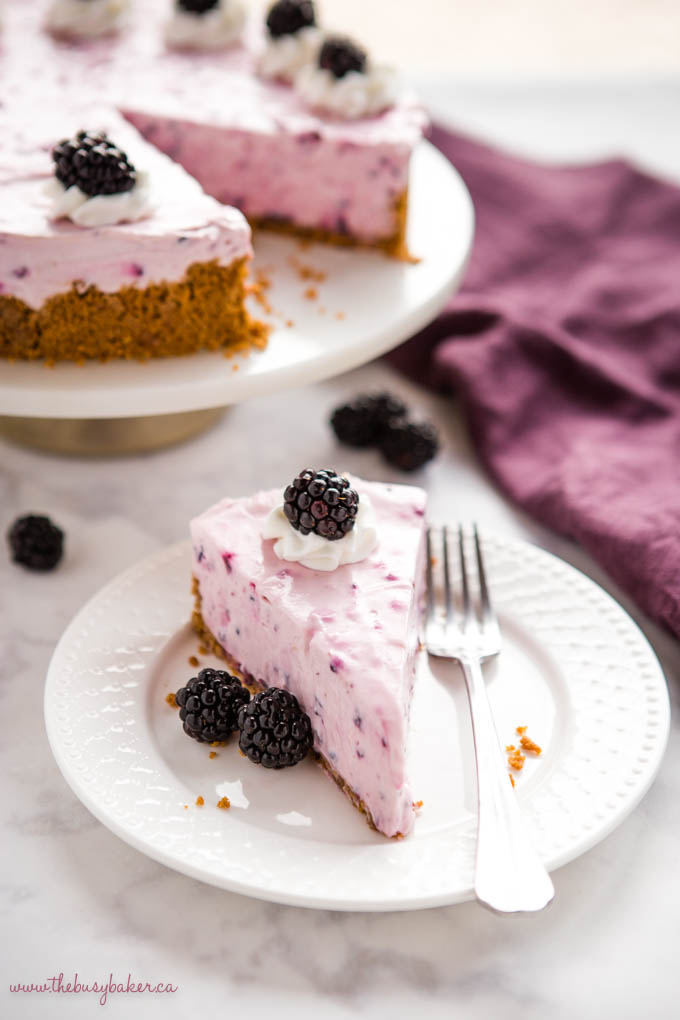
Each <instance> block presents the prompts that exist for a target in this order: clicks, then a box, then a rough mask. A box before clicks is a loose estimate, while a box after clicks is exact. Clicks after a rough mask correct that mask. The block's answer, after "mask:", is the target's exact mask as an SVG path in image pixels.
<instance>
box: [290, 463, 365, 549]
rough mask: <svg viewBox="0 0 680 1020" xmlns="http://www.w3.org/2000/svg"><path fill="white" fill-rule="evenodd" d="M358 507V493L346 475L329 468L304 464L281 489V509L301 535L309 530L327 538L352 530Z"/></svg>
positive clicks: (335, 538) (341, 535) (331, 540)
mask: <svg viewBox="0 0 680 1020" xmlns="http://www.w3.org/2000/svg"><path fill="white" fill-rule="evenodd" d="M358 511H359V495H358V493H356V492H355V491H354V489H351V488H350V485H349V482H348V481H347V479H346V478H341V477H340V476H339V475H336V473H335V472H334V471H331V470H330V469H329V468H325V469H324V470H322V471H314V470H313V469H312V468H306V469H305V470H304V471H301V472H300V474H299V475H298V476H297V478H295V479H294V480H293V482H292V483H291V484H290V485H288V486H287V487H286V489H285V490H284V493H283V512H284V514H285V515H286V517H287V518H288V522H289V524H290V525H291V526H292V527H293V528H295V530H296V531H300V532H302V534H303V535H309V533H310V532H312V531H313V532H315V533H316V534H317V535H321V537H322V538H327V539H328V540H329V541H330V542H334V541H337V540H338V539H340V538H344V537H345V535H346V534H347V533H348V532H350V531H351V530H352V528H353V527H354V522H355V520H356V516H357V513H358Z"/></svg>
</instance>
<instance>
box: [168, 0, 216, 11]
mask: <svg viewBox="0 0 680 1020" xmlns="http://www.w3.org/2000/svg"><path fill="white" fill-rule="evenodd" d="M219 2H220V0H177V7H178V8H179V9H180V10H181V11H186V12H187V14H205V12H206V11H212V9H213V8H214V7H217V5H218V4H219Z"/></svg>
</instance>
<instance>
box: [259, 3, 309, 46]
mask: <svg viewBox="0 0 680 1020" xmlns="http://www.w3.org/2000/svg"><path fill="white" fill-rule="evenodd" d="M266 24H267V28H268V30H269V34H270V36H271V37H272V39H279V38H280V37H281V36H282V35H295V34H296V32H299V31H300V29H302V28H309V27H310V26H311V25H315V24H316V14H315V12H314V4H313V3H312V0H278V3H275V4H273V5H272V6H271V7H270V8H269V13H268V14H267V22H266Z"/></svg>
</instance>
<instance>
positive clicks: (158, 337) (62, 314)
mask: <svg viewBox="0 0 680 1020" xmlns="http://www.w3.org/2000/svg"><path fill="white" fill-rule="evenodd" d="M247 268H248V259H247V258H242V259H237V260H236V261H235V262H233V263H232V264H231V265H230V266H221V265H219V264H218V262H217V260H213V261H211V262H196V263H194V264H193V265H191V266H189V268H188V269H187V272H186V274H185V277H184V279H183V280H180V281H179V282H177V283H151V284H148V285H147V286H146V287H133V286H124V287H121V288H120V290H118V291H116V292H115V293H113V294H107V293H104V292H103V291H101V290H99V288H98V287H95V286H91V287H87V288H86V289H82V287H79V286H78V285H77V284H75V283H74V285H73V286H72V288H71V290H70V291H67V292H66V293H63V294H55V295H54V296H53V297H51V298H49V299H48V300H47V301H46V302H45V303H44V304H43V305H42V307H41V308H39V309H34V308H30V307H29V306H28V305H27V304H25V302H23V301H21V300H19V299H18V298H15V297H12V296H9V295H7V296H2V295H0V357H2V358H10V359H18V360H24V361H26V360H30V361H33V360H38V359H44V360H46V361H47V362H48V363H50V364H51V363H54V362H57V361H76V362H84V361H88V360H92V359H97V360H99V361H108V360H110V359H112V358H124V359H127V360H131V361H147V360H149V359H150V358H169V357H176V356H178V355H185V354H194V353H196V352H197V351H216V350H222V351H224V352H225V353H226V354H231V353H236V352H237V351H243V350H249V349H250V348H251V347H255V348H259V349H261V348H263V347H265V346H266V343H267V335H268V333H269V328H268V327H267V326H265V325H264V323H261V322H258V321H257V320H256V319H253V318H251V316H250V315H249V314H248V312H247V311H246V308H245V305H244V298H245V296H246V275H247Z"/></svg>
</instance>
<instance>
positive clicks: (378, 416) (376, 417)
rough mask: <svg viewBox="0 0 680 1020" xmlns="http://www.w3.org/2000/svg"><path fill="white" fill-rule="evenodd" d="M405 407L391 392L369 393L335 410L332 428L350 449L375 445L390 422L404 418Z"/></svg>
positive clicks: (332, 417)
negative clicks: (351, 447)
mask: <svg viewBox="0 0 680 1020" xmlns="http://www.w3.org/2000/svg"><path fill="white" fill-rule="evenodd" d="M406 410H407V409H406V405H405V404H404V403H402V401H401V400H399V398H398V397H395V396H393V395H392V394H391V393H368V394H363V395H361V396H359V397H357V398H356V399H355V400H352V401H351V402H350V403H349V404H341V405H340V406H339V407H336V408H335V410H334V411H333V413H332V415H331V419H330V424H331V428H332V429H333V431H334V432H335V435H336V436H337V438H338V439H339V440H340V442H341V443H347V445H348V446H374V445H375V444H376V443H377V442H378V441H379V440H380V437H381V435H382V433H383V431H384V429H385V426H386V425H387V423H388V422H390V421H392V420H393V419H395V418H403V417H404V415H405V414H406Z"/></svg>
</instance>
